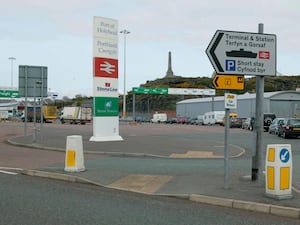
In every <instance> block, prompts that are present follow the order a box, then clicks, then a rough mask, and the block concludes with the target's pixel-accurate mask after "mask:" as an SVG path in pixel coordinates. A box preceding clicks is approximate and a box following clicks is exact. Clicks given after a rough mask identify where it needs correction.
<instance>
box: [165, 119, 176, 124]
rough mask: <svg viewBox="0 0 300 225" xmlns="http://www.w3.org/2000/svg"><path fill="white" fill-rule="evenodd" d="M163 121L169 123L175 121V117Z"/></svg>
mask: <svg viewBox="0 0 300 225" xmlns="http://www.w3.org/2000/svg"><path fill="white" fill-rule="evenodd" d="M165 123H170V124H173V123H177V118H169V119H167V120H166V121H165Z"/></svg>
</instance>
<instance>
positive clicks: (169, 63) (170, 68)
mask: <svg viewBox="0 0 300 225" xmlns="http://www.w3.org/2000/svg"><path fill="white" fill-rule="evenodd" d="M165 77H174V73H173V71H172V59H171V52H169V59H168V70H167V73H166V76H165Z"/></svg>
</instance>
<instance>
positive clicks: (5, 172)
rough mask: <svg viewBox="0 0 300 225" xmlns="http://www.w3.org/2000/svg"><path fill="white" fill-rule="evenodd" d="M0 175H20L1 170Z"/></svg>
mask: <svg viewBox="0 0 300 225" xmlns="http://www.w3.org/2000/svg"><path fill="white" fill-rule="evenodd" d="M0 173H4V174H9V175H17V174H18V173H15V172H8V171H5V170H0Z"/></svg>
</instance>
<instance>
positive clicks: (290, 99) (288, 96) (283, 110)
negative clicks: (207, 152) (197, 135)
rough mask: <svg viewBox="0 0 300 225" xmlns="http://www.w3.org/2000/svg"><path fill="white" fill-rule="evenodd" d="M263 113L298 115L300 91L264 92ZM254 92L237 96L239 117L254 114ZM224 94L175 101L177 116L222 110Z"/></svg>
mask: <svg viewBox="0 0 300 225" xmlns="http://www.w3.org/2000/svg"><path fill="white" fill-rule="evenodd" d="M263 104H264V109H263V111H264V113H275V114H276V116H277V117H295V116H296V117H300V91H278V92H265V93H264V103H263ZM255 105H256V94H249V93H246V94H243V95H238V97H237V109H235V110H231V112H236V113H238V115H239V117H251V116H255ZM222 110H225V109H224V96H217V97H207V98H194V99H187V100H183V101H180V102H177V103H176V116H177V117H187V118H188V117H191V118H195V117H197V116H198V115H203V114H204V113H206V112H209V111H222Z"/></svg>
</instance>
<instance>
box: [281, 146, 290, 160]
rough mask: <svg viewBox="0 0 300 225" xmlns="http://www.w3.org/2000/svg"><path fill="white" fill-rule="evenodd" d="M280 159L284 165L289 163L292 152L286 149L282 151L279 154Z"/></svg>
mask: <svg viewBox="0 0 300 225" xmlns="http://www.w3.org/2000/svg"><path fill="white" fill-rule="evenodd" d="M279 157H280V161H281V162H283V163H287V162H288V161H289V159H290V152H289V150H288V149H286V148H283V149H281V150H280V153H279Z"/></svg>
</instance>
